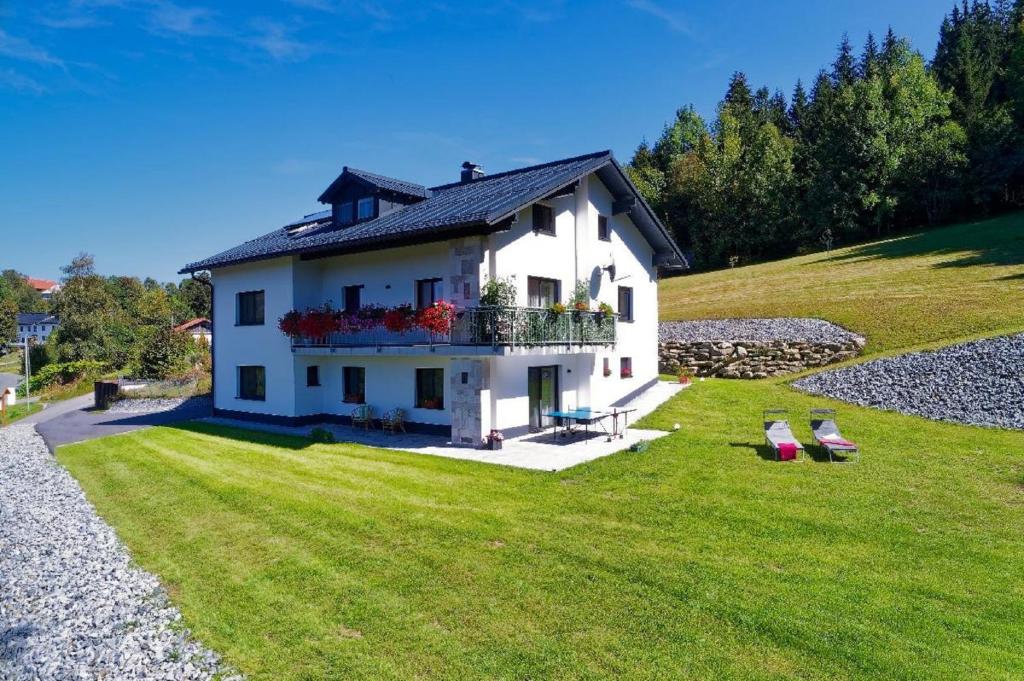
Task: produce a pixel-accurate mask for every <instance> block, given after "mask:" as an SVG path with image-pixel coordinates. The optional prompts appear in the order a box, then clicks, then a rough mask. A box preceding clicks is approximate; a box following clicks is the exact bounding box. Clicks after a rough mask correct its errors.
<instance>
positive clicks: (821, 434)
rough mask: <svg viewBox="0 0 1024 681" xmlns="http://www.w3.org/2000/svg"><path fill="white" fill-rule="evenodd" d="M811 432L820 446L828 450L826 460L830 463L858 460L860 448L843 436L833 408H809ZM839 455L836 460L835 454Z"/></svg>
mask: <svg viewBox="0 0 1024 681" xmlns="http://www.w3.org/2000/svg"><path fill="white" fill-rule="evenodd" d="M811 434H812V435H813V437H814V441H815V442H816V443H818V445H819V446H820V447H824V448H825V449H826V450H827V451H828V460H829V461H831V462H832V463H857V462H858V461H860V449H858V447H857V445H855V444H854V443H852V442H850V441H849V440H846V439H845V438H843V436H842V433H840V432H839V426H837V425H836V410H835V409H811ZM837 455H838V456H839V457H841V459H839V460H837V459H836V456H837Z"/></svg>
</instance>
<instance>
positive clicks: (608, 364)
mask: <svg viewBox="0 0 1024 681" xmlns="http://www.w3.org/2000/svg"><path fill="white" fill-rule="evenodd" d="M603 373H604V375H605V376H611V375H612V360H611V359H609V358H608V357H605V358H604V372H603Z"/></svg>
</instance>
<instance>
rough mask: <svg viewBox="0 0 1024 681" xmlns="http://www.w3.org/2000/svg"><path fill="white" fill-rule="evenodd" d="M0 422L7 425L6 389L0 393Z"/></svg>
mask: <svg viewBox="0 0 1024 681" xmlns="http://www.w3.org/2000/svg"><path fill="white" fill-rule="evenodd" d="M0 424H2V425H5V426H6V425H7V390H4V391H3V392H2V393H0Z"/></svg>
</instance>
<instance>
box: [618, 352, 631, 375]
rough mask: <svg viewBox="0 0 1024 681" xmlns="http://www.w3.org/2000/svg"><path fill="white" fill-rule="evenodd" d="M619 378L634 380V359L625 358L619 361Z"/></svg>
mask: <svg viewBox="0 0 1024 681" xmlns="http://www.w3.org/2000/svg"><path fill="white" fill-rule="evenodd" d="M619 376H620V377H622V378H633V358H632V357H623V358H621V359H620V360H619Z"/></svg>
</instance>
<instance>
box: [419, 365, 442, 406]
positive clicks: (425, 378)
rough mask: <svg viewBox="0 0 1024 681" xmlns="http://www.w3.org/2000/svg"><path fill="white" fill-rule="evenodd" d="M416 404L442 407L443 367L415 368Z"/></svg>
mask: <svg viewBox="0 0 1024 681" xmlns="http://www.w3.org/2000/svg"><path fill="white" fill-rule="evenodd" d="M416 406H417V407H419V408H420V409H444V369H417V370H416Z"/></svg>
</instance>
